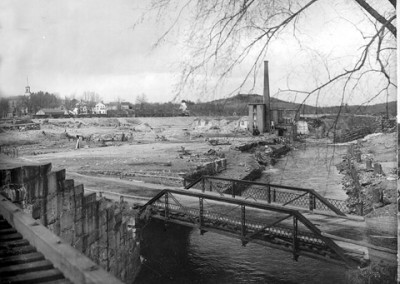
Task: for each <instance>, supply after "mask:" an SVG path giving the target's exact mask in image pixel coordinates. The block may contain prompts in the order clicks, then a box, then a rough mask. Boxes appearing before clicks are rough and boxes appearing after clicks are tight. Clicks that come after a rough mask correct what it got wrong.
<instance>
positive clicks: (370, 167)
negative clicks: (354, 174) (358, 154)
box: [365, 159, 372, 171]
mask: <svg viewBox="0 0 400 284" xmlns="http://www.w3.org/2000/svg"><path fill="white" fill-rule="evenodd" d="M365 163H366V168H367V171H368V170H372V160H371V159H367V160H366V161H365Z"/></svg>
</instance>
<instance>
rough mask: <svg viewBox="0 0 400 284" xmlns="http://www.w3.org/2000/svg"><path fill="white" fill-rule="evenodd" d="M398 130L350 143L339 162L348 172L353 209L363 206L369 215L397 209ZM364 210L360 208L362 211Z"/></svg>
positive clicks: (347, 185) (346, 183)
mask: <svg viewBox="0 0 400 284" xmlns="http://www.w3.org/2000/svg"><path fill="white" fill-rule="evenodd" d="M394 136H395V133H389V134H382V133H380V134H373V135H369V136H367V137H366V138H364V139H362V140H358V142H357V143H356V144H351V145H349V151H348V153H347V155H346V156H345V157H343V161H342V162H341V163H340V164H339V165H337V167H338V169H339V171H340V173H342V174H344V177H343V182H342V183H343V187H344V189H345V190H346V192H347V194H348V196H349V199H348V207H349V209H350V212H352V213H354V212H355V211H359V210H361V208H360V206H361V204H362V205H363V209H362V210H363V212H362V213H363V215H366V216H367V217H368V216H369V217H372V216H384V215H393V214H396V213H395V206H396V200H397V198H396V196H397V190H396V189H397V186H396V179H397V178H396V155H395V153H396V144H395V139H394ZM358 213H360V212H358Z"/></svg>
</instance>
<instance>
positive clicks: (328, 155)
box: [258, 145, 347, 200]
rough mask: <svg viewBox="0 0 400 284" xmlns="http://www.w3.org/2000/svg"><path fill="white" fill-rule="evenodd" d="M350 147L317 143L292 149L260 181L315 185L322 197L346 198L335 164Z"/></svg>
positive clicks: (313, 187)
mask: <svg viewBox="0 0 400 284" xmlns="http://www.w3.org/2000/svg"><path fill="white" fill-rule="evenodd" d="M346 151H347V146H327V145H319V146H317V145H314V146H307V147H302V148H299V149H296V150H292V151H291V152H289V153H288V154H287V155H286V156H284V157H282V158H280V159H279V160H278V162H277V163H276V164H274V166H271V167H270V168H268V169H266V171H265V172H264V173H263V176H262V177H261V178H260V179H259V180H258V181H263V182H270V183H274V184H283V185H290V186H300V187H304V188H312V189H315V190H316V191H318V192H319V193H320V194H321V195H322V196H325V197H327V198H333V199H340V200H345V199H346V198H347V195H346V193H345V191H344V190H343V189H342V185H341V180H342V175H340V174H339V173H338V171H337V169H336V167H335V165H336V164H338V163H339V162H340V161H341V160H342V156H343V155H344V154H345V153H346Z"/></svg>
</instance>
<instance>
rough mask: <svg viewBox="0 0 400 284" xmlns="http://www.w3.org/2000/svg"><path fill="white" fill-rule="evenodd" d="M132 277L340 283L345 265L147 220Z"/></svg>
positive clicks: (140, 279) (149, 280) (141, 279)
mask: <svg viewBox="0 0 400 284" xmlns="http://www.w3.org/2000/svg"><path fill="white" fill-rule="evenodd" d="M142 255H143V256H144V257H145V259H146V260H145V262H144V265H143V267H142V270H141V272H140V274H139V276H138V279H137V280H136V281H135V283H143V284H145V283H146V284H147V283H278V284H279V283H345V277H346V276H345V271H346V270H345V268H343V267H339V266H335V265H331V264H329V263H324V262H322V261H318V260H314V259H310V258H305V257H300V258H299V261H298V262H296V261H294V260H292V255H291V254H290V253H288V252H284V251H280V250H277V249H272V248H268V247H264V246H261V245H258V244H251V243H250V244H248V245H247V246H246V247H242V246H241V242H240V241H239V240H238V239H234V238H230V237H226V236H223V235H219V234H215V233H205V234H204V235H200V233H199V231H198V230H194V229H193V230H191V229H188V228H185V227H182V226H178V225H173V224H171V225H168V228H167V230H164V223H163V222H160V221H156V220H153V221H151V222H150V223H149V224H148V225H147V226H146V228H145V229H144V231H143V242H142Z"/></svg>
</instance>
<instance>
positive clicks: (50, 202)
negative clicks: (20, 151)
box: [0, 164, 141, 283]
mask: <svg viewBox="0 0 400 284" xmlns="http://www.w3.org/2000/svg"><path fill="white" fill-rule="evenodd" d="M0 179H1V185H2V188H3V189H5V188H7V187H8V188H10V187H12V190H8V191H7V192H8V194H6V195H8V197H9V198H10V199H11V200H12V201H14V202H18V203H20V204H21V206H22V207H23V208H24V210H25V211H28V212H30V213H31V214H32V217H33V218H34V219H40V222H41V223H42V224H43V225H44V226H46V227H47V228H48V229H50V230H51V231H52V232H54V233H55V234H56V235H58V236H60V237H61V238H62V239H63V240H64V241H66V242H67V243H69V244H70V245H72V246H73V247H75V248H76V249H77V250H79V251H80V252H82V253H84V254H85V255H86V256H88V257H89V258H90V259H91V260H93V261H94V262H96V263H97V264H99V265H100V266H101V267H102V268H104V269H105V270H107V271H109V272H110V273H112V274H113V275H114V276H116V277H118V278H119V279H121V280H122V281H124V282H126V283H132V282H133V280H134V279H135V277H136V275H137V274H138V272H139V269H140V265H141V262H140V251H139V249H140V245H139V237H138V236H136V228H134V227H135V220H134V214H133V212H131V210H130V209H129V208H128V206H127V204H126V203H123V202H122V203H113V202H109V201H106V200H105V199H97V198H96V194H95V193H89V194H85V192H84V187H83V185H75V184H74V180H70V179H65V170H61V171H56V172H52V171H51V164H46V165H41V166H22V167H18V168H14V169H6V170H1V171H0ZM3 192H5V190H4V191H3Z"/></svg>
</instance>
